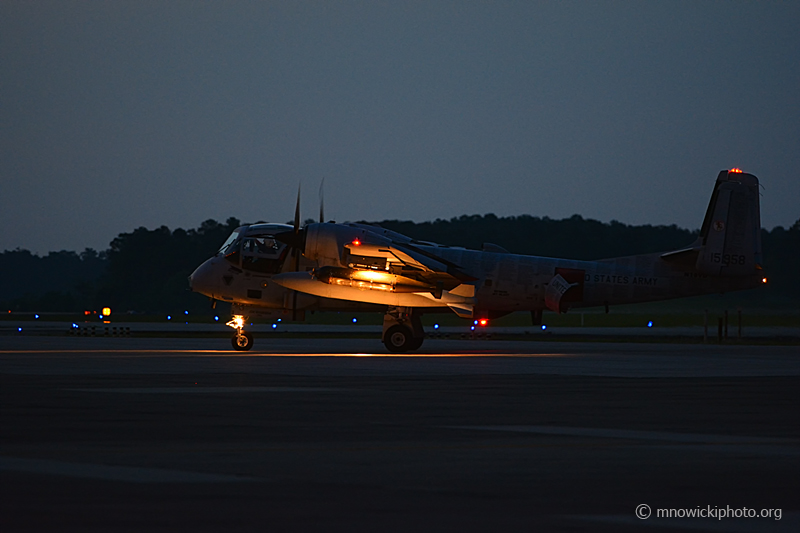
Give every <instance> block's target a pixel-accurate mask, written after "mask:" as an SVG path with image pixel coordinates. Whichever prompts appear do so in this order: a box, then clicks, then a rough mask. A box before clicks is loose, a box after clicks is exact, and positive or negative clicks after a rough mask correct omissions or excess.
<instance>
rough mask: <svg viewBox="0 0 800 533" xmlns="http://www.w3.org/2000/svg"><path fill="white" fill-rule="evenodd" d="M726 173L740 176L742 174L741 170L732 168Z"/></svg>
mask: <svg viewBox="0 0 800 533" xmlns="http://www.w3.org/2000/svg"><path fill="white" fill-rule="evenodd" d="M728 172H733V173H734V174H741V173H742V169H741V168H736V167H734V168H732V169H730V170H729V171H728Z"/></svg>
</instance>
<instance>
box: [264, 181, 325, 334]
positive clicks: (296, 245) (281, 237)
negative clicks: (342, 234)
mask: <svg viewBox="0 0 800 533" xmlns="http://www.w3.org/2000/svg"><path fill="white" fill-rule="evenodd" d="M324 183H325V179H324V178H323V179H322V183H320V185H319V221H320V222H324V221H325V208H324V200H323V195H322V186H323V184H324ZM305 237H306V232H305V229H300V185H299V184H298V186H297V202H296V203H295V206H294V223H293V225H292V230H291V231H284V232H282V233H278V234H276V235H275V239H276V240H277V241H279V242H282V243H284V244H286V245H287V246H289V248H291V249H292V259H293V264H292V272H299V271H300V255H301V254H302V253H303V248H304V247H305ZM292 320H297V291H294V292H293V294H292Z"/></svg>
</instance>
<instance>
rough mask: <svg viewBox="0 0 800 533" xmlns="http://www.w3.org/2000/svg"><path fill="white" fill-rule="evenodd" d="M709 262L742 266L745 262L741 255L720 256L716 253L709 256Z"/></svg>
mask: <svg viewBox="0 0 800 533" xmlns="http://www.w3.org/2000/svg"><path fill="white" fill-rule="evenodd" d="M711 262H712V263H721V264H723V265H743V264H745V262H746V257H745V256H743V255H734V254H721V253H719V252H716V253H713V254H711Z"/></svg>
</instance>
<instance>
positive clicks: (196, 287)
mask: <svg viewBox="0 0 800 533" xmlns="http://www.w3.org/2000/svg"><path fill="white" fill-rule="evenodd" d="M214 270H215V269H214V258H211V259H209V260H208V261H206V262H204V263H203V264H202V265H200V266H199V267H197V268H196V269H195V271H194V272H192V273H191V274H190V275H189V288H190V289H191V290H192V291H194V292H199V293H200V294H205V295H206V296H211V297H213V296H214V289H215V285H216V283H215V281H214Z"/></svg>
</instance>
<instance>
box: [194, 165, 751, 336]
mask: <svg viewBox="0 0 800 533" xmlns="http://www.w3.org/2000/svg"><path fill="white" fill-rule="evenodd" d="M322 220H324V218H323V216H322V209H320V221H322ZM760 220H761V219H760V213H759V190H758V179H757V178H756V177H755V176H753V175H752V174H747V173H744V172H742V171H741V170H739V169H732V170H723V171H721V172H720V173H719V176H717V181H716V183H715V185H714V191H713V193H712V195H711V202H710V203H709V205H708V210H707V211H706V216H705V219H704V220H703V225H702V228H701V230H700V237H699V238H698V239H697V241H695V242H694V243H693V244H691V245H690V246H688V247H686V248H684V249H680V250H675V251H669V252H666V253H654V254H645V255H635V256H629V257H619V258H613V259H602V260H598V261H575V260H570V259H552V258H547V257H535V256H528V255H517V254H512V253H509V252H508V251H506V250H504V249H503V248H501V247H499V246H497V245H492V244H484V246H483V250H467V249H464V248H459V247H449V246H443V245H439V244H434V243H430V242H419V241H415V240H413V239H411V238H409V237H406V236H405V235H401V234H399V233H396V232H393V231H389V230H386V229H383V228H381V227H377V226H371V225H367V224H336V223H332V222H328V223H325V222H319V223H313V224H308V225H306V226H305V227H303V228H301V227H300V197H299V193H298V199H297V205H296V208H295V218H294V225H288V224H253V225H249V226H241V227H239V228H237V229H236V230H235V231H234V232H233V233H232V234H231V236H230V237H229V238H228V240H227V241H225V243H224V244H223V245H222V248H220V250H219V252H218V253H217V254H216V255H215V256H214V257H212V258H211V259H209V260H208V261H206V262H205V263H203V264H202V265H200V267H198V268H197V270H195V271H194V273H193V274H192V275H191V276H190V278H189V282H190V284H191V288H192V290H193V291H196V292H199V293H202V294H204V295H206V296H209V297H210V298H211V299H212V300H221V301H226V302H231V303H232V311H231V313H232V315H233V319H232V320H231V321H230V322H228V325H229V326H231V327H233V328H234V329H235V330H236V332H235V334H234V335H233V339H232V344H233V347H234V348H235V349H237V350H249V349H250V348H252V346H253V336H252V335H251V334H250V333H248V332H246V331H244V324H245V322H246V319H247V317H248V316H262V317H272V318H279V317H280V318H285V319H295V320H297V319H303V318H304V314H305V312H306V311H315V310H319V311H377V312H382V313H384V320H383V335H382V340H383V343H384V344H385V345H386V348H387V349H388V350H389V351H391V352H407V351H410V350H416V349H418V348H419V347H420V346H422V341H423V339H424V332H423V329H422V322H421V320H420V316H421V315H422V314H423V313H431V312H449V311H452V312H454V313H456V314H457V315H458V316H460V317H462V318H467V319H472V320H480V321H483V320H488V319H494V318H498V317H501V316H504V315H507V314H509V313H512V312H515V311H530V312H531V316H532V318H533V323H534V324H541V320H542V311H543V310H545V309H548V310H550V311H554V312H556V313H564V312H566V311H567V310H568V309H571V308H579V307H595V306H605V308H606V311H607V310H608V306H610V305H619V304H631V303H639V302H649V301H655V300H666V299H670V298H682V297H686V296H696V295H701V294H712V293H724V292H728V291H737V290H743V289H750V288H753V287H755V286H757V285H758V284H760V283H765V282H766V278H765V277H764V276H763V273H762V269H761V222H760Z"/></svg>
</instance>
